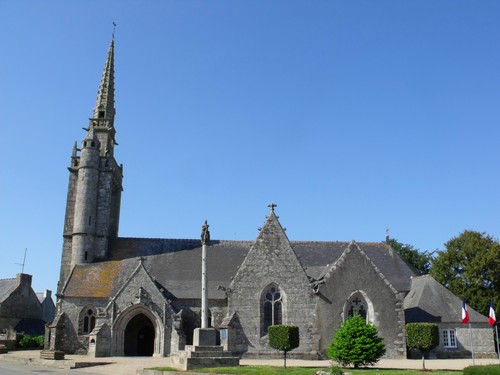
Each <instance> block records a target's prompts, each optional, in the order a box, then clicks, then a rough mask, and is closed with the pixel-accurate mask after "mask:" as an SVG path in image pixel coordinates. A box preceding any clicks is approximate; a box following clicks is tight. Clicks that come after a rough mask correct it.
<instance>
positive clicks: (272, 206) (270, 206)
mask: <svg viewBox="0 0 500 375" xmlns="http://www.w3.org/2000/svg"><path fill="white" fill-rule="evenodd" d="M267 207H269V208H270V209H271V211H272V212H274V208H275V207H278V205H277V204H275V203H269V204H268V205H267Z"/></svg>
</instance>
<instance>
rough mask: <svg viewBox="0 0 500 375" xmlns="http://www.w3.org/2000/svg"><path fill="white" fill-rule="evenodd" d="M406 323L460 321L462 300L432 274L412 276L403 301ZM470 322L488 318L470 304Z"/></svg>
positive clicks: (484, 321)
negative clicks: (409, 287)
mask: <svg viewBox="0 0 500 375" xmlns="http://www.w3.org/2000/svg"><path fill="white" fill-rule="evenodd" d="M404 309H405V318H406V322H407V323H416V322H427V323H439V322H443V323H460V322H461V316H462V300H461V299H460V298H458V297H457V296H455V295H454V294H453V293H452V292H450V291H449V290H448V289H446V288H445V287H444V286H442V285H441V284H440V283H438V282H437V281H436V280H435V279H434V278H433V277H432V276H430V275H425V276H420V277H414V278H413V279H412V282H411V290H410V292H409V293H408V295H407V296H406V298H405V301H404ZM467 310H468V312H469V318H470V322H471V323H487V322H488V318H487V317H486V316H484V315H481V314H480V313H478V312H477V311H476V310H474V309H472V308H471V307H470V306H468V308H467Z"/></svg>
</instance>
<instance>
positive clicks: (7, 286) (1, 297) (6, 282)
mask: <svg viewBox="0 0 500 375" xmlns="http://www.w3.org/2000/svg"><path fill="white" fill-rule="evenodd" d="M17 285H18V283H17V279H0V303H2V302H3V301H5V300H6V299H7V297H9V296H10V294H11V293H12V292H13V291H14V290H15V289H16V287H17Z"/></svg>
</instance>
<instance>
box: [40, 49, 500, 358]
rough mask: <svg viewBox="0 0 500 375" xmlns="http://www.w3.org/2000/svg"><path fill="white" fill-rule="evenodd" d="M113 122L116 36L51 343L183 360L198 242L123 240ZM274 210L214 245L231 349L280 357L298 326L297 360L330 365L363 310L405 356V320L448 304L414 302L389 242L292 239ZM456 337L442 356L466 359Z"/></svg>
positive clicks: (73, 186)
mask: <svg viewBox="0 0 500 375" xmlns="http://www.w3.org/2000/svg"><path fill="white" fill-rule="evenodd" d="M114 120H115V103H114V40H112V41H111V44H110V46H109V50H108V54H107V59H106V63H105V66H104V72H103V74H102V79H101V82H100V85H99V89H98V95H97V102H96V105H95V107H94V110H93V115H92V118H91V119H90V120H89V124H88V128H87V129H85V131H86V136H85V138H84V139H83V141H82V143H81V146H80V147H77V145H76V144H75V147H74V149H73V153H72V155H71V164H70V165H69V168H68V169H69V187H68V195H67V206H66V215H65V220H64V233H63V249H62V259H61V270H60V280H59V284H58V291H57V314H56V318H55V319H54V320H53V321H52V323H50V324H49V325H48V326H47V332H48V335H47V339H46V340H47V343H48V344H47V345H48V348H50V349H57V350H62V351H64V352H66V353H86V354H88V355H90V356H100V357H102V356H122V355H130V356H134V355H141V356H151V355H153V356H169V355H176V354H179V353H180V352H181V351H183V350H184V347H185V346H186V345H190V344H192V341H193V330H194V329H195V328H197V327H199V326H200V303H201V302H200V298H201V248H202V245H201V241H200V239H191V240H185V239H149V238H126V237H119V236H118V225H119V216H120V197H121V193H122V178H123V167H122V165H120V164H118V162H117V161H116V160H115V157H114V146H115V144H116V142H115V133H116V129H117V128H116V127H115V123H114ZM125 147H126V145H125ZM275 209H276V205H274V204H270V205H269V212H268V215H267V216H266V218H265V220H264V224H263V225H262V227H261V228H260V230H259V233H258V236H257V238H256V239H255V240H253V241H226V240H217V239H212V240H211V241H210V243H209V246H208V249H207V252H208V254H209V255H208V264H207V274H208V307H209V316H210V319H209V320H210V324H211V326H212V327H214V328H216V330H217V332H218V341H219V342H220V343H221V345H223V346H224V347H225V349H227V350H229V351H232V352H233V353H236V354H238V355H242V356H245V357H256V356H269V355H272V354H276V353H277V352H276V351H275V350H273V349H271V348H270V347H269V345H268V336H267V329H268V327H269V326H270V325H273V324H293V325H297V326H298V327H299V330H300V346H299V348H297V349H295V350H294V351H293V352H292V353H291V354H292V355H295V356H296V357H302V358H311V359H313V358H324V357H325V352H326V347H327V345H328V343H329V342H330V341H331V338H332V334H333V333H334V331H335V330H336V329H337V328H338V327H339V325H340V324H341V323H342V322H343V321H344V320H345V319H346V318H348V317H349V316H350V315H352V314H355V313H357V314H360V315H362V316H364V317H365V318H366V320H367V321H369V322H372V323H373V324H375V325H376V326H377V328H378V330H379V334H380V336H381V337H382V338H383V340H384V343H385V345H386V349H387V353H386V357H388V358H403V357H406V355H407V348H406V338H405V323H406V321H407V315H408V314H407V313H408V312H409V311H410V310H411V312H412V315H411V317H412V321H418V320H419V319H420V321H427V320H428V317H429V315H432V316H433V317H434V318H436V319H437V321H438V322H439V317H440V314H441V315H443V316H444V312H443V311H442V310H443V309H445V308H447V306H442V307H440V306H431V307H429V306H428V304H427V302H426V298H425V295H424V296H422V293H421V292H420V294H419V295H418V296H417V297H419V298H417V297H415V293H414V292H412V287H415V285H417V284H418V288H419V289H418V290H421V289H422V288H424V287H423V286H422V285H423V284H422V283H416V282H412V281H415V280H417V279H419V278H417V276H418V275H417V274H416V272H415V271H414V270H413V269H412V267H411V266H409V265H408V264H407V263H406V262H405V261H404V260H403V259H402V258H401V257H400V256H399V254H398V253H396V252H395V251H393V249H392V248H391V247H390V246H388V245H387V244H386V243H382V242H373V243H357V242H354V241H352V242H337V241H335V242H315V241H290V240H289V239H288V237H287V234H286V232H285V230H284V228H283V227H282V226H281V224H280V222H279V219H278V216H277V215H276V212H275ZM256 224H258V223H256ZM200 225H201V223H200ZM434 288H435V286H434ZM431 289H432V286H431ZM412 293H413V294H412ZM409 296H413V297H412V299H411V301H408V302H407V304H408V306H409V307H408V309H407V310H405V299H406V298H407V297H409ZM450 298H451V297H450ZM453 298H455V299H456V300H457V301H458V302H457V308H458V309H459V308H460V300H458V298H457V297H455V296H453ZM450 301H451V300H450ZM450 303H451V302H450ZM426 309H434V310H433V311H431V312H429V313H428V314H425V312H426V311H427V310H426ZM458 311H459V310H458ZM419 312H420V315H419ZM471 315H472V316H473V319H474V321H473V323H474V325H475V328H476V329H477V332H482V333H481V334H482V335H483V336H484V339H485V340H486V341H485V342H486V344H485V349H484V353H483V354H484V355H494V344H493V336H492V334H491V329H489V328H488V324H487V318H486V317H484V316H482V315H480V314H478V313H474V314H471ZM452 320H453V319H452ZM434 321H436V320H434ZM446 324H447V325H446V327H445V329H446V335H448V336H447V337H448V339H449V340H451V338H450V337H451V336H450V332H451V331H453V330H455V329H457V330H458V329H461V328H460V314H459V312H457V315H456V319H455V320H454V321H451V322H446ZM444 332H445V331H443V332H442V334H443V335H444V334H445V333H444ZM478 334H479V333H478ZM459 337H460V335H455V334H454V335H453V342H452V343H453V345H447V346H444V347H442V348H441V349H442V350H440V352H439V353H440V354H439V353H437V355H440V356H447V355H449V356H460V355H467V353H469V352H470V349H469V347H467V343H462V342H460V340H459ZM449 344H450V342H449Z"/></svg>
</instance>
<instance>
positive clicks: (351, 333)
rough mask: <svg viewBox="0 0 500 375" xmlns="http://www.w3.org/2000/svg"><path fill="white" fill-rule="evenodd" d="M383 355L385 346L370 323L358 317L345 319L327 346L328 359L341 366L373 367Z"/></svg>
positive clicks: (375, 328)
mask: <svg viewBox="0 0 500 375" xmlns="http://www.w3.org/2000/svg"><path fill="white" fill-rule="evenodd" d="M384 354H385V345H384V342H383V341H382V339H381V338H380V337H378V330H377V327H375V326H374V325H373V324H372V323H368V324H367V323H366V321H365V319H364V318H362V317H361V316H360V315H354V316H352V317H351V318H349V319H347V320H346V321H345V322H344V323H343V324H341V326H340V328H339V329H338V330H337V332H336V333H335V336H334V337H333V339H332V342H331V343H330V345H329V346H328V357H330V358H331V359H332V360H334V361H336V362H338V363H340V364H341V365H342V366H350V365H354V367H355V368H358V367H359V366H360V365H361V366H366V365H373V364H375V363H377V362H378V360H379V359H380V357H382V356H383V355H384Z"/></svg>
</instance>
